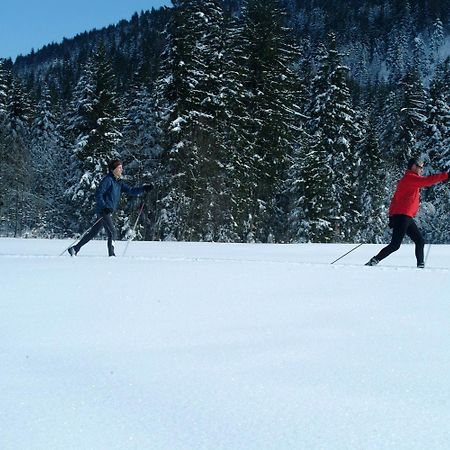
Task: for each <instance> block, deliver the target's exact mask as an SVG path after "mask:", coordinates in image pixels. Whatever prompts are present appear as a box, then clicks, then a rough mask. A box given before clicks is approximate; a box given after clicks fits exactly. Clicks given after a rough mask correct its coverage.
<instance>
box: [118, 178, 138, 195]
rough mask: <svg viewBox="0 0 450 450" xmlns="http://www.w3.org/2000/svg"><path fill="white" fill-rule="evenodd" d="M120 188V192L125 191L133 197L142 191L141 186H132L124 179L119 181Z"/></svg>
mask: <svg viewBox="0 0 450 450" xmlns="http://www.w3.org/2000/svg"><path fill="white" fill-rule="evenodd" d="M120 189H121V190H122V192H125V194H128V195H131V196H133V197H136V196H138V195H140V194H143V193H144V188H143V186H141V187H134V188H132V187H130V186H129V185H128V184H127V183H125V182H124V181H121V182H120Z"/></svg>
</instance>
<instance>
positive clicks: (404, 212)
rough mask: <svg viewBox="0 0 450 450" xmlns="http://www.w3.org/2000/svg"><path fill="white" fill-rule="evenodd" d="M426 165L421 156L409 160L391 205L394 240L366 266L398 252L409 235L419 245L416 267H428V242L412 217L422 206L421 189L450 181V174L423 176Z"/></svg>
mask: <svg viewBox="0 0 450 450" xmlns="http://www.w3.org/2000/svg"><path fill="white" fill-rule="evenodd" d="M423 164H424V163H423V161H422V160H421V159H419V158H411V159H410V160H409V161H408V170H407V171H406V173H405V175H403V178H402V179H401V180H400V181H399V182H398V185H397V189H396V191H395V193H394V197H393V198H392V201H391V206H390V208H389V227H390V228H392V239H391V243H390V244H389V245H388V246H386V247H384V248H383V249H382V250H381V251H380V253H378V255H376V256H374V257H373V258H371V259H370V260H369V262H367V263H366V266H376V265H377V264H378V263H379V262H380V261H381V260H382V259H384V258H386V257H387V256H389V255H390V254H391V253H393V252H395V251H397V250H398V249H399V248H400V245H401V243H402V241H403V238H404V237H405V234H407V235H408V236H409V237H410V238H411V239H412V240H413V242H414V244H416V259H417V267H419V268H421V269H423V268H424V267H425V263H424V259H423V248H424V246H425V241H424V239H423V237H422V233H421V232H420V230H419V228H418V227H417V225H416V222H414V219H413V217H415V215H416V214H417V211H418V209H419V190H420V189H421V188H423V187H426V186H432V185H433V184H436V183H439V182H440V181H444V180H448V179H449V173H447V172H442V173H438V174H436V175H430V176H429V177H423V176H422V175H421V173H422V171H423Z"/></svg>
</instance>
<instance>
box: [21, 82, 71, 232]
mask: <svg viewBox="0 0 450 450" xmlns="http://www.w3.org/2000/svg"><path fill="white" fill-rule="evenodd" d="M30 153H31V155H30V156H31V159H32V161H36V162H39V163H38V164H32V165H31V166H30V168H29V172H30V177H31V181H32V186H33V193H32V195H31V199H32V202H31V206H30V209H31V211H32V214H33V216H32V227H33V232H34V233H35V234H37V235H39V236H51V237H53V236H57V235H61V234H62V233H63V232H64V229H65V226H66V223H65V213H66V209H65V208H64V187H65V177H66V176H67V172H66V169H67V159H66V156H67V155H66V154H65V152H64V149H63V148H62V137H61V136H60V134H59V132H58V118H57V117H55V115H54V113H53V108H52V106H51V100H50V92H49V89H48V87H47V86H45V85H44V87H43V91H42V96H41V100H40V102H39V104H38V105H37V111H36V117H35V119H34V121H33V124H32V127H31V151H30Z"/></svg>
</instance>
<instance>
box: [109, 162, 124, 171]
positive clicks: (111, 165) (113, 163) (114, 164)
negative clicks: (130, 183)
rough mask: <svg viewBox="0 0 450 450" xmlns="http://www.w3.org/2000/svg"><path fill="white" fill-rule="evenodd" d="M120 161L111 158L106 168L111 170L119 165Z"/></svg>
mask: <svg viewBox="0 0 450 450" xmlns="http://www.w3.org/2000/svg"><path fill="white" fill-rule="evenodd" d="M121 164H122V161H120V159H113V160H112V161H110V162H109V163H108V169H109V170H110V171H111V172H112V171H113V170H114V169H115V168H116V167H117V166H120V165H121Z"/></svg>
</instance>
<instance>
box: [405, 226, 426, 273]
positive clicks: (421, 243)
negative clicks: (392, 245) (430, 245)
mask: <svg viewBox="0 0 450 450" xmlns="http://www.w3.org/2000/svg"><path fill="white" fill-rule="evenodd" d="M406 234H407V235H408V236H409V237H410V238H411V239H412V241H413V242H414V244H416V249H415V253H416V259H417V267H424V258H423V249H424V247H425V240H424V238H423V236H422V233H421V232H420V230H419V228H418V227H417V224H416V222H414V220H412V219H411V223H410V224H409V227H408V229H407V230H406Z"/></svg>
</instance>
